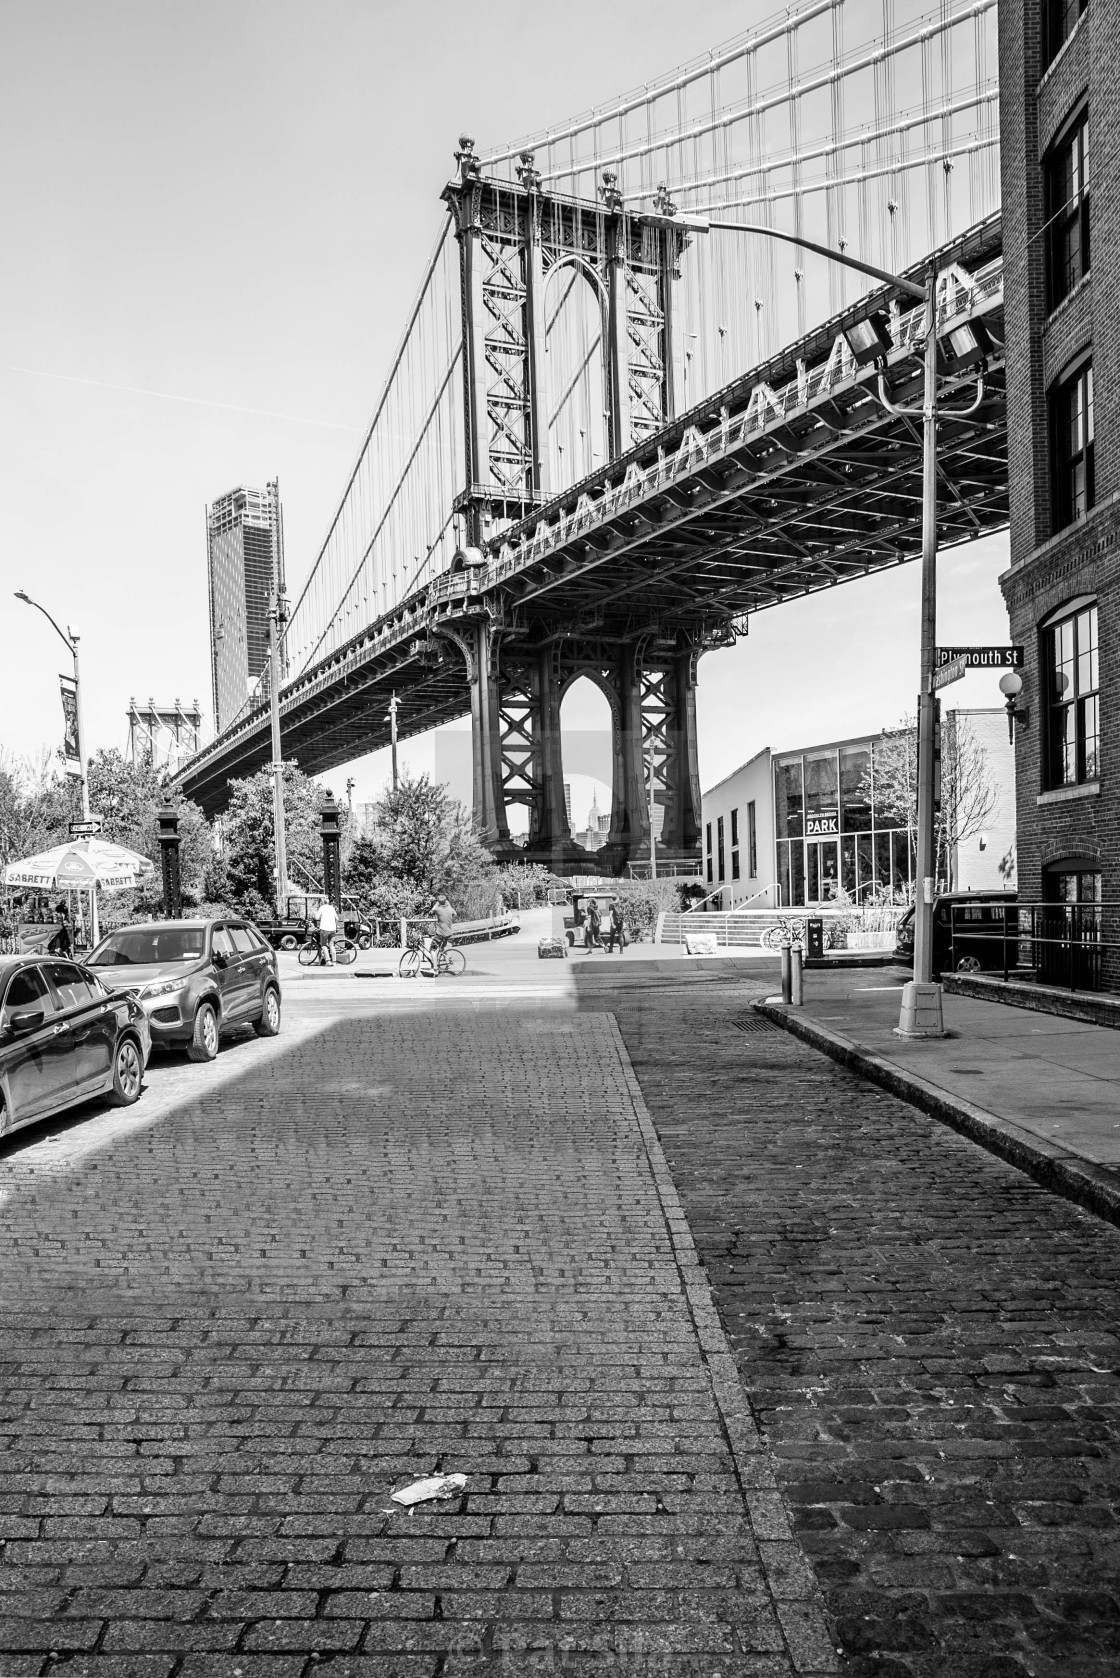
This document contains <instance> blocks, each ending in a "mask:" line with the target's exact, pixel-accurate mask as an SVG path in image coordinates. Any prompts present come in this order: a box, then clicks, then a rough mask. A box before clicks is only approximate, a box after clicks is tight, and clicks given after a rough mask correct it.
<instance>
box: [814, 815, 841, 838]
mask: <svg viewBox="0 0 1120 1678" xmlns="http://www.w3.org/2000/svg"><path fill="white" fill-rule="evenodd" d="M839 831H840V818H839V816H806V817H805V832H806V834H807V835H808V837H809V838H810V839H813V838H816V837H817V836H818V835H821V834H836V833H839Z"/></svg>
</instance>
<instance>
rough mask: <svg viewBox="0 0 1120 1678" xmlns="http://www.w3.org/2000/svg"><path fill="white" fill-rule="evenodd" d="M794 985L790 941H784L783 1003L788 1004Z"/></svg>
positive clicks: (785, 939)
mask: <svg viewBox="0 0 1120 1678" xmlns="http://www.w3.org/2000/svg"><path fill="white" fill-rule="evenodd" d="M792 983H793V962H792V959H791V952H790V947H789V939H788V938H783V939H782V1001H783V1002H786V1003H788V1002H789V1000H790V995H791V988H790V987H791V986H792Z"/></svg>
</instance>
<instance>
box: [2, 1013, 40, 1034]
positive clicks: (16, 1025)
mask: <svg viewBox="0 0 1120 1678" xmlns="http://www.w3.org/2000/svg"><path fill="white" fill-rule="evenodd" d="M42 1023H43V1010H42V1009H41V1008H24V1009H22V1010H21V1011H20V1013H18V1014H13V1015H12V1016H11V1018H10V1019H9V1021H8V1025H9V1026H10V1028H11V1032H12V1036H13V1037H24V1036H26V1034H27V1033H28V1032H29V1031H37V1030H38V1029H39V1027H40V1026H41V1025H42Z"/></svg>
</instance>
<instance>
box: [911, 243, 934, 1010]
mask: <svg viewBox="0 0 1120 1678" xmlns="http://www.w3.org/2000/svg"><path fill="white" fill-rule="evenodd" d="M936 644H937V275H936V273H935V271H934V270H933V269H931V270H930V273H929V278H928V280H927V281H926V354H925V385H924V391H923V397H922V629H921V649H920V654H919V680H920V683H921V688H920V692H919V694H918V859H917V876H918V878H917V880H916V881H915V885H916V888H917V889H916V891H915V893H914V984H915V987H923V988H924V987H927V986H932V984H933V893H934V887H935V883H936V882H935V880H934V875H935V874H936V872H937V863H936V856H935V846H934V809H933V806H934V773H935V764H934V732H935V729H934V714H935V713H934V707H935V705H936V700H935V698H934V692H933V672H934V668H935V665H936V659H937V652H936ZM938 1012H939V1013H940V999H938Z"/></svg>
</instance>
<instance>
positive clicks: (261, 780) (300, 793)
mask: <svg viewBox="0 0 1120 1678" xmlns="http://www.w3.org/2000/svg"><path fill="white" fill-rule="evenodd" d="M229 785H230V802H229V813H228V815H227V816H226V819H225V824H224V859H223V863H224V865H223V867H222V868H221V869H220V870H219V871H218V877H217V878H214V877H212V879H211V888H212V889H211V895H213V896H222V897H225V898H226V899H228V901H229V902H230V903H232V904H234V905H235V906H236V907H237V908H238V909H240V910H241V911H242V912H243V913H244V914H246V915H249V916H251V917H252V918H253V919H256V920H270V919H271V917H272V904H273V901H274V897H275V868H276V824H275V821H274V819H273V804H272V774H271V771H269V770H267V769H262V770H261V771H260V773H259V774H256V775H250V776H249V777H248V778H247V779H246V780H240V781H231V782H230V784H229ZM323 796H324V795H323V789H322V788H321V787H320V786H319V785H318V783H317V782H315V781H313V780H312V779H311V778H310V776H309V775H305V774H304V773H303V771H302V770H301V769H299V768H297V766H296V765H295V764H294V763H286V764H285V765H284V829H285V837H286V840H287V853H288V872H289V874H290V875H291V876H292V877H293V880H298V881H299V882H300V884H304V885H305V884H306V879H305V876H307V875H310V877H311V878H312V879H313V880H318V879H320V877H321V875H322V872H323V847H322V841H321V839H320V835H319V810H320V807H321V806H322V803H323ZM340 815H341V818H342V820H343V822H345V821H347V820H348V814H347V810H346V806H345V805H342V806H341V807H340ZM218 888H221V889H220V890H219V889H218Z"/></svg>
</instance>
